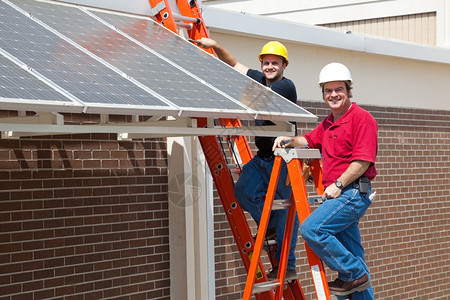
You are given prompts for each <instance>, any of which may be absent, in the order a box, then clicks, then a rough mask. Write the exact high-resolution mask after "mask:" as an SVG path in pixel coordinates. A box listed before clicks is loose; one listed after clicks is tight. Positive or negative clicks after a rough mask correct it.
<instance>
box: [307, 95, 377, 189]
mask: <svg viewBox="0 0 450 300" xmlns="http://www.w3.org/2000/svg"><path fill="white" fill-rule="evenodd" d="M377 131H378V124H377V122H376V121H375V119H374V118H373V117H372V115H371V114H370V113H369V112H368V111H366V110H364V109H362V108H361V107H359V106H358V105H357V104H356V103H352V106H351V107H350V109H349V110H348V111H347V112H346V113H345V115H343V116H342V117H341V118H340V119H339V120H337V121H336V122H333V115H332V114H330V115H329V116H328V117H327V118H326V119H325V120H323V121H322V122H321V123H320V124H319V126H317V127H316V128H315V129H314V130H313V131H311V132H309V133H307V134H306V135H305V136H304V137H305V138H306V140H307V141H308V145H309V147H310V148H316V149H319V150H320V152H321V153H322V163H323V180H322V182H323V185H324V186H329V185H330V184H332V183H333V182H335V181H336V180H337V179H338V178H339V176H341V174H342V173H344V171H345V170H346V169H347V168H348V166H349V164H350V163H351V162H352V161H353V160H364V161H370V162H371V164H370V166H369V168H368V169H367V170H366V172H365V173H364V175H363V176H366V177H367V178H368V179H369V180H372V179H374V178H375V176H376V175H377V171H376V169H375V158H376V156H377V148H378V146H377V144H378V141H377Z"/></svg>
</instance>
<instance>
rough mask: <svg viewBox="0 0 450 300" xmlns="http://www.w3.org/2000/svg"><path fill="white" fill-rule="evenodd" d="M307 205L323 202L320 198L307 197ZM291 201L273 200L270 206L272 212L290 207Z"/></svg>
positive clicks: (318, 196)
mask: <svg viewBox="0 0 450 300" xmlns="http://www.w3.org/2000/svg"><path fill="white" fill-rule="evenodd" d="M308 202H309V204H321V203H322V202H323V200H322V196H320V195H317V196H311V197H308ZM291 204H292V202H291V199H274V200H273V204H272V210H278V209H285V208H289V206H291Z"/></svg>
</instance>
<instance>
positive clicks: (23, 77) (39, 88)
mask: <svg viewBox="0 0 450 300" xmlns="http://www.w3.org/2000/svg"><path fill="white" fill-rule="evenodd" d="M31 104H34V105H36V106H35V108H38V107H39V106H43V105H50V106H59V108H60V109H61V108H65V109H62V110H64V111H67V112H81V108H82V106H81V105H80V104H79V103H76V102H73V101H72V100H70V99H67V98H66V97H64V96H63V95H62V94H60V93H58V92H57V91H55V90H54V89H53V88H52V87H50V86H48V85H47V84H45V83H44V82H42V81H40V80H39V79H37V78H36V77H34V76H33V75H31V74H30V73H29V72H27V71H26V70H24V69H23V68H21V67H20V66H18V65H17V64H15V63H13V62H12V61H10V60H8V59H7V58H6V57H4V56H2V55H0V107H3V108H5V109H7V108H14V107H16V108H17V107H19V108H20V107H22V108H24V109H25V108H28V107H30V105H31Z"/></svg>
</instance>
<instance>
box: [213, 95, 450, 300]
mask: <svg viewBox="0 0 450 300" xmlns="http://www.w3.org/2000/svg"><path fill="white" fill-rule="evenodd" d="M300 105H301V106H302V107H304V108H305V109H307V110H309V111H310V112H311V113H313V114H315V115H317V116H319V120H322V119H323V118H324V117H325V116H326V115H327V114H328V113H329V110H328V109H326V107H325V106H324V104H322V103H321V102H309V101H302V102H301V103H300ZM363 108H365V109H367V110H369V111H370V112H371V113H372V115H373V116H374V117H375V119H376V120H377V122H378V125H379V150H378V157H377V164H376V166H377V170H378V176H377V178H376V179H375V180H374V182H373V190H374V191H376V192H377V197H376V200H375V202H374V203H373V204H372V206H371V207H370V208H369V210H368V211H367V213H366V215H365V216H364V217H363V219H362V220H361V223H360V228H361V234H362V238H363V244H364V247H365V249H366V260H367V263H368V265H369V268H370V270H371V276H372V280H373V286H374V292H375V299H383V300H389V299H392V300H397V299H405V300H406V299H427V300H429V299H450V296H449V295H450V287H449V286H448V284H446V282H447V281H448V280H449V279H450V275H449V274H450V272H449V271H450V221H449V220H450V112H449V111H429V110H419V109H401V108H383V107H375V106H363ZM315 126H316V124H298V128H299V134H304V133H306V132H308V131H310V130H311V129H312V128H314V127H315ZM215 212H216V222H217V223H218V225H216V237H217V240H216V254H217V256H216V262H217V264H216V267H217V268H218V272H217V274H216V279H217V280H216V285H217V288H216V294H217V299H221V300H223V299H230V300H231V299H239V297H240V296H241V294H242V291H243V289H244V285H245V279H246V278H245V274H243V273H244V271H243V268H242V267H240V266H241V265H240V258H239V255H238V254H237V252H234V254H233V255H230V251H232V250H235V249H236V247H235V246H234V244H233V243H234V242H233V238H232V236H231V235H230V234H229V232H228V234H227V229H226V226H225V225H223V224H224V223H226V220H225V218H224V216H223V210H222V208H221V206H220V203H219V202H218V201H217V202H216V210H215ZM248 216H249V215H248ZM248 218H249V223H250V224H253V225H254V223H253V222H252V220H251V217H248ZM252 230H253V232H256V227H255V226H253V227H252ZM264 253H265V252H263V254H264ZM263 259H264V257H263ZM266 266H267V268H269V265H268V264H266ZM220 269H222V271H220ZM225 270H226V271H225ZM297 271H298V276H299V280H300V283H301V285H302V287H303V291H304V292H305V294H306V298H307V299H316V297H315V293H314V288H313V286H312V282H311V280H310V278H311V276H310V272H309V268H308V262H307V260H306V259H305V252H304V247H303V241H302V239H301V238H299V242H298V245H297ZM327 274H328V277H329V278H330V279H332V278H333V279H334V276H335V273H334V272H332V271H330V270H327Z"/></svg>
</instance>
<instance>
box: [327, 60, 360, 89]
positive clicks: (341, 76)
mask: <svg viewBox="0 0 450 300" xmlns="http://www.w3.org/2000/svg"><path fill="white" fill-rule="evenodd" d="M331 81H345V82H347V84H348V85H349V86H352V84H353V82H352V75H351V74H350V71H349V69H347V67H346V66H344V65H343V64H341V63H336V62H333V63H329V64H328V65H326V66H325V67H323V69H322V71H320V74H319V86H320V87H322V86H323V84H324V83H327V82H331Z"/></svg>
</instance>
